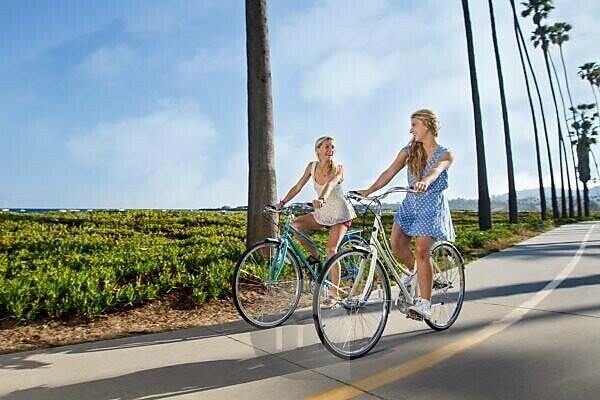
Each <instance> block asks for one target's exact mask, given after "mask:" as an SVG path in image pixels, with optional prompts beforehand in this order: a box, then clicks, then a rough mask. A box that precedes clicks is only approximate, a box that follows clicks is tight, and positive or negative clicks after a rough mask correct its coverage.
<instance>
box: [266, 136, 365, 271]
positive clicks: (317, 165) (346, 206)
mask: <svg viewBox="0 0 600 400" xmlns="http://www.w3.org/2000/svg"><path fill="white" fill-rule="evenodd" d="M315 154H316V156H317V161H311V162H309V163H308V165H307V166H306V168H305V169H304V173H303V174H302V176H301V177H300V179H299V180H298V182H297V183H296V184H295V185H294V186H293V187H292V188H291V189H290V190H289V192H288V193H287V194H286V195H285V196H284V197H283V199H281V201H280V202H279V203H278V204H277V207H278V208H281V207H283V206H285V204H286V203H288V202H290V201H291V200H292V199H293V198H294V197H295V196H296V195H297V194H298V193H300V191H301V190H302V188H303V187H304V186H305V185H306V183H307V182H308V181H309V180H310V178H311V177H312V180H313V183H314V188H315V192H316V198H315V199H314V200H313V201H312V205H313V207H314V208H315V210H314V211H313V212H311V213H308V214H305V215H303V216H301V217H298V218H296V219H295V220H294V228H296V229H297V230H299V231H301V232H304V233H308V232H310V231H315V230H319V229H323V228H325V227H328V228H329V240H328V241H327V245H326V246H325V252H326V254H327V258H328V259H329V258H330V257H332V256H333V255H334V254H335V253H336V252H337V248H338V246H339V244H340V241H341V240H342V238H343V237H344V235H345V234H346V232H347V231H348V229H349V228H350V226H351V225H352V219H354V218H356V214H355V212H354V208H352V205H351V204H350V203H349V202H348V200H346V199H345V198H344V191H343V190H342V180H343V177H344V168H343V167H342V165H341V164H338V163H336V162H335V161H334V158H333V156H334V154H335V142H334V140H333V138H332V137H330V136H322V137H320V138H318V139H317V141H316V142H315ZM298 239H299V240H300V241H301V242H302V243H303V244H304V246H305V247H306V248H307V249H308V250H309V251H310V256H309V258H308V261H309V262H310V263H311V264H316V263H318V262H319V253H318V252H317V249H315V248H313V247H312V246H310V245H309V244H308V243H307V242H306V241H305V240H303V239H302V238H301V237H299V238H298ZM336 272H337V273H336ZM336 272H334V273H333V274H332V275H334V276H332V277H331V278H332V280H333V281H334V282H336V281H338V279H339V271H336ZM335 275H338V276H335Z"/></svg>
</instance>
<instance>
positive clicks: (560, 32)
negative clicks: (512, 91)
mask: <svg viewBox="0 0 600 400" xmlns="http://www.w3.org/2000/svg"><path fill="white" fill-rule="evenodd" d="M549 30H550V41H551V42H552V43H553V44H555V45H557V46H558V48H559V50H560V60H561V62H562V66H563V72H564V75H565V86H566V88H567V95H568V96H569V104H570V105H571V109H573V96H571V88H570V86H569V78H568V76H567V66H566V64H565V56H564V52H563V47H562V46H563V44H564V43H565V42H567V41H568V40H569V35H568V32H569V31H570V30H571V25H569V24H567V23H565V22H557V23H555V24H554V25H552V26H550V28H549ZM550 61H551V62H552V69H553V70H554V75H555V76H556V82H557V85H558V92H559V94H560V99H561V102H562V105H563V113H564V114H565V115H564V117H565V120H566V119H567V115H566V114H567V112H566V107H565V100H564V97H563V94H562V89H561V87H560V80H559V79H558V74H557V73H556V68H555V66H554V62H553V61H552V57H550ZM572 115H573V120H575V119H576V114H575V111H573V112H572ZM567 136H568V138H569V143H570V144H571V146H569V147H570V148H571V159H572V161H573V171H574V172H575V190H576V193H577V216H578V217H581V215H582V214H581V197H580V195H579V183H578V179H577V167H576V166H575V151H574V149H573V147H574V146H573V144H572V143H573V132H571V130H570V129H569V124H568V122H567ZM565 158H566V155H565ZM568 176H569V175H567V177H568ZM569 186H570V185H569ZM571 205H572V202H570V203H569V214H571V216H573V215H572V213H573V212H572V207H571Z"/></svg>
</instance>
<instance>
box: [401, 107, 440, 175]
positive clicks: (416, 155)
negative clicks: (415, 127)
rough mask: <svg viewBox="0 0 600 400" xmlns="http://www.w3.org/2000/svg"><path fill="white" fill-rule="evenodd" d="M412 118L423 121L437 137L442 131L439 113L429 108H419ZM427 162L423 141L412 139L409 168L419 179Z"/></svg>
mask: <svg viewBox="0 0 600 400" xmlns="http://www.w3.org/2000/svg"><path fill="white" fill-rule="evenodd" d="M410 118H411V119H412V118H416V119H418V120H420V121H421V122H423V124H424V125H425V127H426V128H427V131H428V132H429V133H431V134H432V135H433V136H434V137H437V136H438V134H439V132H440V122H439V120H438V117H437V115H435V113H434V112H433V111H431V110H429V109H426V108H423V109H421V110H417V111H415V112H414V113H412V115H411V116H410ZM426 164H427V153H426V152H425V147H424V146H423V143H421V142H417V141H415V140H412V141H411V143H410V147H409V149H408V170H409V171H410V173H411V174H413V176H415V177H416V178H417V179H418V178H420V177H421V173H422V172H423V170H424V169H425V165H426Z"/></svg>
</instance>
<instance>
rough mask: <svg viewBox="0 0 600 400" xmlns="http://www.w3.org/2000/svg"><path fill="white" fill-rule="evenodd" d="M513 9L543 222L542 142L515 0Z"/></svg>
mask: <svg viewBox="0 0 600 400" xmlns="http://www.w3.org/2000/svg"><path fill="white" fill-rule="evenodd" d="M510 3H511V6H512V9H513V17H514V28H515V40H516V41H517V47H518V49H519V58H520V60H521V68H522V69H523V77H524V78H525V87H526V88H527V100H528V101H529V110H530V111H531V120H532V122H533V134H534V137H535V158H536V164H537V173H538V184H539V187H540V212H541V218H542V220H545V219H546V218H547V214H546V193H545V190H544V177H543V172H542V159H541V154H540V140H539V133H538V127H537V119H536V117H535V107H534V106H533V98H532V97H531V88H530V86H529V78H528V77H527V67H526V66H525V58H524V57H523V50H522V49H521V41H520V40H519V30H518V23H519V21H518V17H517V11H516V9H515V2H514V0H510Z"/></svg>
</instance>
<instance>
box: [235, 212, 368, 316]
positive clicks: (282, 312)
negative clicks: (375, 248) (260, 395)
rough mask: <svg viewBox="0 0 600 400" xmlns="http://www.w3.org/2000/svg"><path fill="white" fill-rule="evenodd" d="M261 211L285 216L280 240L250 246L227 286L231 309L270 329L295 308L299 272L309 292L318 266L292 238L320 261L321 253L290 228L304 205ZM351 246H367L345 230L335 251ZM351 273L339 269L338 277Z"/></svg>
mask: <svg viewBox="0 0 600 400" xmlns="http://www.w3.org/2000/svg"><path fill="white" fill-rule="evenodd" d="M264 211H265V212H266V213H275V214H283V215H285V224H284V226H283V230H282V233H281V237H279V238H268V239H265V240H263V241H261V242H258V243H256V244H254V245H252V246H250V247H249V248H248V249H247V250H246V252H244V254H242V256H241V257H240V259H239V260H238V262H237V264H236V266H235V270H234V273H233V277H232V282H231V287H232V290H233V301H234V303H235V307H236V308H237V310H238V312H239V313H240V315H241V316H242V318H244V320H245V321H246V322H248V323H249V324H251V325H253V326H255V327H257V328H272V327H275V326H278V325H281V324H282V323H284V322H285V321H286V320H287V319H288V318H289V317H290V316H291V315H292V314H293V313H294V310H295V309H296V307H297V306H298V303H299V302H300V299H301V297H302V293H303V292H302V289H303V286H304V276H303V271H305V272H306V275H307V278H308V279H307V280H308V282H307V283H308V285H309V288H310V290H309V291H310V292H311V293H312V288H313V285H314V282H316V281H317V279H318V277H319V273H320V271H319V267H320V265H319V263H314V264H311V263H310V262H309V261H308V259H307V258H306V257H305V256H304V254H303V252H302V250H301V249H300V245H299V244H298V243H297V242H296V240H294V239H293V235H294V234H295V235H298V236H301V237H302V238H304V239H305V240H306V241H308V242H309V243H310V244H311V246H314V248H316V249H317V250H318V252H319V254H320V255H321V258H324V255H325V250H324V248H323V247H322V246H320V245H319V244H317V243H315V241H314V240H312V239H311V238H310V237H309V236H307V235H306V234H304V233H303V232H300V231H298V230H297V229H296V228H294V225H293V221H294V211H307V206H306V204H293V205H290V206H288V207H285V208H281V209H277V208H275V207H273V206H266V207H265V208H264ZM355 245H362V246H365V245H367V246H368V243H367V242H366V241H365V240H364V239H363V238H362V236H361V234H360V231H356V230H355V231H348V232H347V233H346V234H345V235H344V237H343V238H342V241H341V242H340V246H339V250H340V251H342V250H345V249H349V248H352V247H353V246H355ZM351 273H353V272H352V271H345V270H342V271H341V276H342V277H344V276H345V275H346V274H351ZM311 301H312V294H310V295H309V296H308V297H307V301H306V303H307V304H306V305H307V306H310V304H311Z"/></svg>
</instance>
